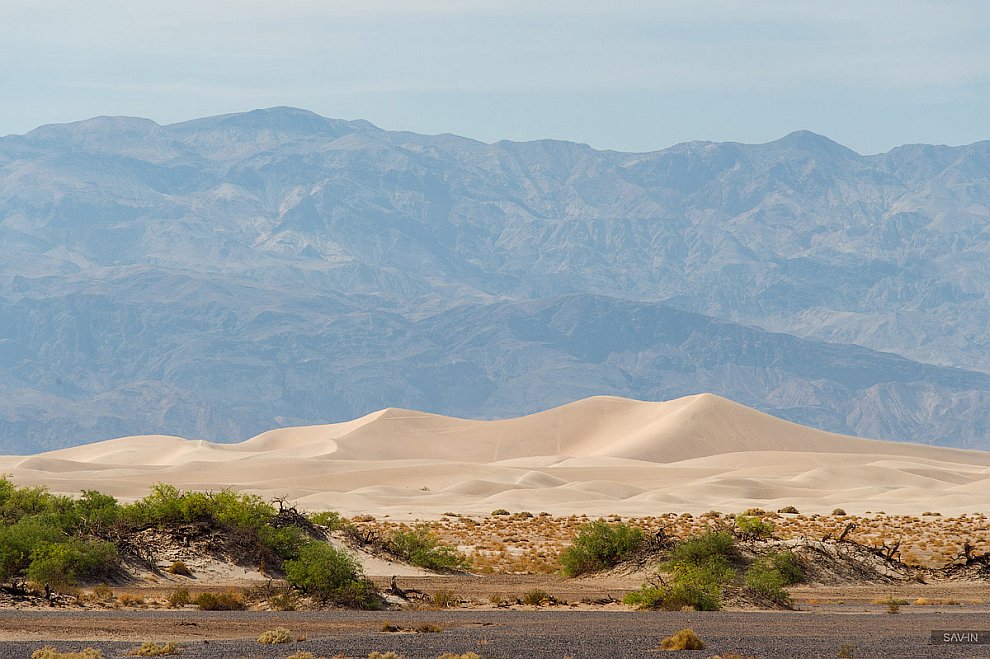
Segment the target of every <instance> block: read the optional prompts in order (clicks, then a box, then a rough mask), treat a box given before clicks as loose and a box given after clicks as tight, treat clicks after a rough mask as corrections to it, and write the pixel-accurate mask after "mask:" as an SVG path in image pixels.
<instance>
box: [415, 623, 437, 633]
mask: <svg viewBox="0 0 990 659" xmlns="http://www.w3.org/2000/svg"><path fill="white" fill-rule="evenodd" d="M442 631H443V627H441V626H440V625H434V624H433V623H432V622H424V623H423V624H422V625H420V626H419V627H417V628H416V633H417V634H439V633H440V632H442Z"/></svg>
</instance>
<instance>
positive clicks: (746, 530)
mask: <svg viewBox="0 0 990 659" xmlns="http://www.w3.org/2000/svg"><path fill="white" fill-rule="evenodd" d="M773 529H774V526H773V522H772V521H770V520H769V519H764V518H762V517H757V516H755V515H754V516H747V515H740V516H738V517H736V530H737V532H738V534H739V535H740V537H743V538H747V539H750V540H763V539H765V538H769V537H771V536H773Z"/></svg>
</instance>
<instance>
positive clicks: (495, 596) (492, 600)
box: [488, 593, 509, 608]
mask: <svg viewBox="0 0 990 659" xmlns="http://www.w3.org/2000/svg"><path fill="white" fill-rule="evenodd" d="M488 603H489V604H491V605H492V606H497V607H499V608H502V607H504V606H508V605H509V600H507V599H505V595H503V594H502V593H492V594H491V595H489V596H488Z"/></svg>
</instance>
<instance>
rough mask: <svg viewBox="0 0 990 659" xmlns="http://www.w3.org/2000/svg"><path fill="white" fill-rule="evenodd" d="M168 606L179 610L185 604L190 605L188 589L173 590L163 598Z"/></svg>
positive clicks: (190, 598)
mask: <svg viewBox="0 0 990 659" xmlns="http://www.w3.org/2000/svg"><path fill="white" fill-rule="evenodd" d="M165 601H166V602H168V605H169V606H170V607H172V608H173V609H180V608H182V607H183V606H185V605H186V604H190V603H192V597H190V596H189V589H188V588H179V589H178V590H173V591H172V592H171V593H169V594H168V597H166V598H165Z"/></svg>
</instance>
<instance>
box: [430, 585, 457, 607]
mask: <svg viewBox="0 0 990 659" xmlns="http://www.w3.org/2000/svg"><path fill="white" fill-rule="evenodd" d="M430 603H431V604H432V605H433V606H434V607H435V608H437V609H452V608H454V607H457V606H460V604H461V598H459V597H458V596H457V595H456V594H455V593H454V591H452V590H450V589H449V588H440V589H439V590H437V591H436V592H435V593H433V597H431V598H430Z"/></svg>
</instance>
